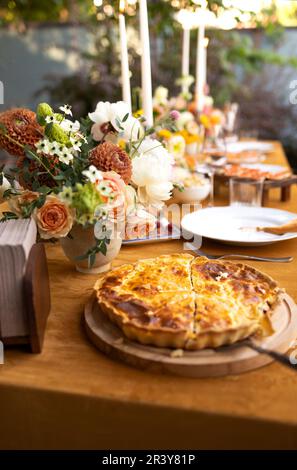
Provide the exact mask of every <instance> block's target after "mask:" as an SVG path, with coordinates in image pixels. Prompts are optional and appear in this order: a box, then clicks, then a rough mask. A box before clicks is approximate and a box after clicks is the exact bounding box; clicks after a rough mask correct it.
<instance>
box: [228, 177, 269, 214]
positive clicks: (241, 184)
mask: <svg viewBox="0 0 297 470" xmlns="http://www.w3.org/2000/svg"><path fill="white" fill-rule="evenodd" d="M263 182H264V181H263V180H252V179H249V178H231V180H230V206H253V207H260V206H261V205H262V195H263Z"/></svg>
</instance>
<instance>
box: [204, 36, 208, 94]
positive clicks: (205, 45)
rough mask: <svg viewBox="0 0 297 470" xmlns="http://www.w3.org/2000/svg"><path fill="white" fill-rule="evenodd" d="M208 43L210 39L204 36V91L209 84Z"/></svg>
mask: <svg viewBox="0 0 297 470" xmlns="http://www.w3.org/2000/svg"><path fill="white" fill-rule="evenodd" d="M208 43H209V39H208V38H204V77H203V83H204V87H203V89H204V91H205V86H206V85H207V48H208Z"/></svg>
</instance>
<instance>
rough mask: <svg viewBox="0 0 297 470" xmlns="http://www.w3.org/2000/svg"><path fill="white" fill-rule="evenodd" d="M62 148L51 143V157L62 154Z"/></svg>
mask: <svg viewBox="0 0 297 470" xmlns="http://www.w3.org/2000/svg"><path fill="white" fill-rule="evenodd" d="M63 149H64V146H63V145H61V144H60V143H59V142H51V153H50V154H51V155H59V154H60V152H62V151H63Z"/></svg>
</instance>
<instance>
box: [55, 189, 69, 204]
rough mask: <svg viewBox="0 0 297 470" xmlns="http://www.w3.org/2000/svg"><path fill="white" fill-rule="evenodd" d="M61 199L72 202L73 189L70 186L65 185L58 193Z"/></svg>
mask: <svg viewBox="0 0 297 470" xmlns="http://www.w3.org/2000/svg"><path fill="white" fill-rule="evenodd" d="M58 197H59V199H61V201H63V202H66V203H67V204H71V202H72V197H73V191H72V189H71V188H70V187H69V186H63V189H62V191H61V192H60V193H59V194H58Z"/></svg>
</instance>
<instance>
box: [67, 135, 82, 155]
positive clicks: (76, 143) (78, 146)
mask: <svg viewBox="0 0 297 470" xmlns="http://www.w3.org/2000/svg"><path fill="white" fill-rule="evenodd" d="M70 142H71V144H72V148H73V150H75V151H76V152H81V146H82V142H81V141H80V140H79V139H78V138H76V137H70Z"/></svg>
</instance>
